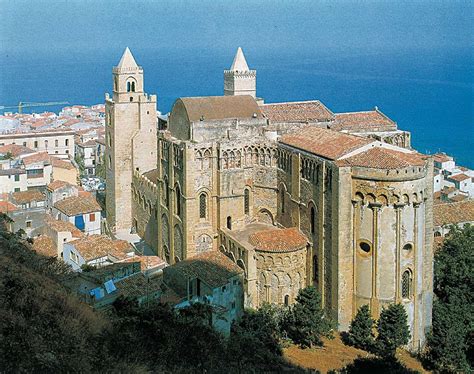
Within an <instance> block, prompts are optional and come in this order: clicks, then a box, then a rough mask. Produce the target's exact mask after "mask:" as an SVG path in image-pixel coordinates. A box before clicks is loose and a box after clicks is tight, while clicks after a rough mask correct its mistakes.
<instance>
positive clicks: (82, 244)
mask: <svg viewBox="0 0 474 374" xmlns="http://www.w3.org/2000/svg"><path fill="white" fill-rule="evenodd" d="M69 244H71V245H74V247H75V248H76V250H77V251H78V252H79V253H80V254H81V256H82V257H83V258H84V260H86V261H90V260H93V259H96V258H100V257H104V256H107V255H111V256H113V257H115V258H117V259H119V260H123V259H125V258H127V254H128V253H130V252H133V247H132V246H131V245H130V243H128V242H127V241H125V240H112V239H111V238H109V237H108V236H106V235H89V236H84V237H83V238H80V239H77V240H74V241H71V242H69Z"/></svg>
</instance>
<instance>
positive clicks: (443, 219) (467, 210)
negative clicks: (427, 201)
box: [433, 200, 474, 227]
mask: <svg viewBox="0 0 474 374" xmlns="http://www.w3.org/2000/svg"><path fill="white" fill-rule="evenodd" d="M463 222H474V200H465V201H460V202H454V203H445V204H436V205H433V223H434V226H435V227H437V226H444V225H451V224H458V223H463Z"/></svg>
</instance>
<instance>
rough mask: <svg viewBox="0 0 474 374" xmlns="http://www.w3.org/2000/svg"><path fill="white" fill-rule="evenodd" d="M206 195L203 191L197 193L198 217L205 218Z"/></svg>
mask: <svg viewBox="0 0 474 374" xmlns="http://www.w3.org/2000/svg"><path fill="white" fill-rule="evenodd" d="M206 214H207V195H206V194H205V193H204V192H203V193H201V194H200V195H199V218H206Z"/></svg>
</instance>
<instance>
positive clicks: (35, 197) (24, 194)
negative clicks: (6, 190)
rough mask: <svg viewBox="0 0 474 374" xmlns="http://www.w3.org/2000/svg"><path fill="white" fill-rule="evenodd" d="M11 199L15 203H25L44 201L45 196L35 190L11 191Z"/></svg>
mask: <svg viewBox="0 0 474 374" xmlns="http://www.w3.org/2000/svg"><path fill="white" fill-rule="evenodd" d="M12 198H13V201H14V202H16V203H17V204H26V203H30V202H32V201H44V200H46V197H45V196H44V195H43V194H42V193H41V192H40V191H37V190H29V191H20V192H13V193H12Z"/></svg>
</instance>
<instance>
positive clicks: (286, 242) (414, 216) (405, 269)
mask: <svg viewBox="0 0 474 374" xmlns="http://www.w3.org/2000/svg"><path fill="white" fill-rule="evenodd" d="M113 76H114V95H113V98H112V99H111V98H110V97H109V96H106V163H107V165H106V173H107V188H108V193H107V201H106V209H107V220H108V224H109V228H110V230H111V231H112V232H114V231H118V230H123V231H132V232H137V233H138V234H139V235H140V236H141V237H142V238H144V240H145V241H146V242H147V243H149V244H150V245H151V246H152V247H153V248H154V250H155V251H156V254H157V255H158V256H160V257H162V258H163V259H165V260H166V262H167V263H169V264H170V265H171V266H170V268H177V269H180V266H183V265H180V264H181V263H183V262H184V264H188V263H189V262H190V261H191V262H192V261H193V259H195V258H196V259H199V258H200V256H215V255H216V253H219V252H220V253H222V254H225V255H227V257H228V258H229V259H230V260H231V261H232V262H233V263H235V265H236V266H238V267H239V268H240V269H242V270H243V276H244V281H243V283H242V284H243V292H244V299H245V304H246V305H247V306H251V307H259V306H261V305H262V304H263V303H264V302H272V303H276V304H292V303H293V302H294V301H295V297H296V295H297V293H298V291H299V289H301V288H303V287H305V286H308V285H314V286H315V287H317V289H318V290H319V292H320V293H321V296H322V303H323V306H324V308H325V310H326V312H327V313H328V315H329V316H331V317H332V318H333V319H334V320H335V321H336V322H337V324H338V328H339V329H340V330H346V329H347V328H348V327H349V324H350V321H351V320H352V318H353V317H354V316H355V314H356V312H357V310H358V308H359V307H360V306H361V305H364V304H368V305H369V306H370V309H371V313H372V315H373V317H374V318H378V316H379V314H380V311H381V310H382V308H383V307H385V306H387V305H388V304H390V303H401V304H403V305H404V307H405V309H406V311H407V314H408V322H409V325H410V330H411V341H410V347H411V348H412V349H419V348H421V347H422V346H423V345H424V342H425V337H426V333H427V331H428V330H429V328H430V326H431V309H432V301H433V291H432V282H433V268H432V263H433V245H432V243H433V226H432V214H433V213H432V209H433V199H432V196H433V160H432V159H431V158H430V157H429V156H426V155H422V154H419V153H417V152H416V151H414V150H413V149H412V148H411V146H410V134H409V133H408V132H405V131H401V130H399V129H398V127H397V125H396V123H395V122H394V121H392V120H391V119H389V118H388V117H387V116H386V115H384V114H383V113H382V112H381V111H380V110H379V109H378V108H376V109H374V110H372V111H366V112H365V111H364V112H353V113H333V112H331V111H330V110H329V109H328V108H327V107H326V106H324V105H323V104H322V103H320V102H319V101H317V100H313V101H308V102H295V103H288V102H287V103H274V104H271V103H270V104H269V103H264V102H263V100H262V99H256V98H257V97H258V95H257V93H256V85H255V88H254V84H255V79H256V72H255V71H254V70H250V69H249V68H248V64H247V62H246V61H245V57H244V55H243V52H242V51H241V50H240V49H239V50H238V51H237V54H236V57H235V58H234V62H233V64H232V67H231V69H230V70H226V71H225V72H224V81H225V85H224V96H209V97H194V98H189V97H182V98H178V99H177V100H176V101H175V103H174V105H173V108H172V110H171V113H170V115H169V118H168V123H167V126H166V127H163V128H162V129H160V130H159V131H158V134H157V138H158V139H157V145H156V142H155V141H156V138H154V137H155V136H156V135H155V133H154V129H155V128H156V97H155V96H149V97H148V96H146V95H145V94H143V69H142V68H140V67H138V65H137V64H136V62H135V60H134V59H133V57H132V56H131V53H130V51H129V50H128V49H127V50H126V51H125V53H124V55H123V57H122V59H121V61H120V63H119V66H118V67H117V68H114V70H113ZM119 108H120V109H119ZM138 113H140V115H138ZM145 113H146V114H145ZM148 114H150V115H151V114H152V115H153V119H152V118H149V117H148ZM152 128H153V129H152ZM119 133H120V135H119ZM144 138H146V140H145V139H144ZM142 140H143V141H142ZM109 191H111V193H109ZM119 212H120V216H119V215H118V214H119ZM196 261H199V260H196ZM166 269H168V268H165V279H166V272H167V271H170V270H166ZM171 271H172V270H171ZM187 287H190V285H189V284H187ZM192 287H193V289H192V290H193V292H194V290H195V288H194V287H195V285H194V284H193V285H192ZM171 288H172V287H171ZM189 290H190V289H189V288H187V292H189Z"/></svg>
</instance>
